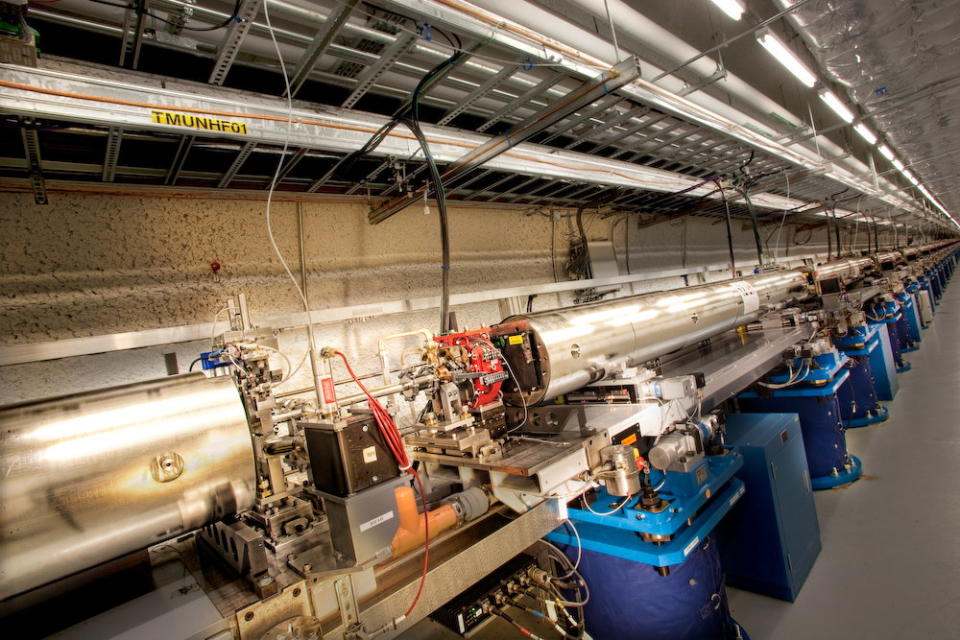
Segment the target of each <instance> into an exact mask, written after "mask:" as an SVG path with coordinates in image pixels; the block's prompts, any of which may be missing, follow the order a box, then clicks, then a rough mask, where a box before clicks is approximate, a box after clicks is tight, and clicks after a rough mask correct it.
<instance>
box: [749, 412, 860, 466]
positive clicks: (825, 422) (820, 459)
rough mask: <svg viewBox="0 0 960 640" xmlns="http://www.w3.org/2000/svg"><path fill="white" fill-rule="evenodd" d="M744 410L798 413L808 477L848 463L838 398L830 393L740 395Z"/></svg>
mask: <svg viewBox="0 0 960 640" xmlns="http://www.w3.org/2000/svg"><path fill="white" fill-rule="evenodd" d="M740 410H741V411H743V412H745V413H796V414H798V415H799V416H800V428H801V430H802V431H803V447H804V449H805V450H806V453H807V466H808V467H809V468H810V477H811V478H818V477H832V476H836V475H837V474H839V473H842V471H843V470H844V467H845V466H846V465H847V464H849V457H848V455H847V439H846V437H845V436H844V434H843V423H842V421H841V416H840V401H839V399H838V398H837V394H836V393H832V394H829V395H810V396H787V397H778V396H776V395H775V396H774V397H770V398H760V397H744V396H741V397H740Z"/></svg>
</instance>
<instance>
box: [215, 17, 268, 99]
mask: <svg viewBox="0 0 960 640" xmlns="http://www.w3.org/2000/svg"><path fill="white" fill-rule="evenodd" d="M262 4H263V0H243V2H242V3H240V9H239V10H238V11H237V19H236V21H235V22H233V23H232V24H231V25H230V26H229V27H228V28H227V34H226V35H225V36H223V42H221V43H220V48H219V53H218V54H217V60H216V62H215V63H214V64H213V71H212V72H211V73H210V80H208V82H209V83H210V84H217V85H222V84H223V81H224V80H226V79H227V73H228V72H229V71H230V67H231V66H233V61H234V60H235V59H236V57H237V53H239V52H240V44H241V43H242V42H243V39H244V38H246V37H247V32H248V31H250V25H252V24H253V19H254V18H256V17H257V13H259V12H260V5H262Z"/></svg>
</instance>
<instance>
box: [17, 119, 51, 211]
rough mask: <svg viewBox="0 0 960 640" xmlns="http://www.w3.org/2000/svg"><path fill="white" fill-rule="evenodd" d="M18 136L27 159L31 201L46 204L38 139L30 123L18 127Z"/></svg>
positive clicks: (45, 187)
mask: <svg viewBox="0 0 960 640" xmlns="http://www.w3.org/2000/svg"><path fill="white" fill-rule="evenodd" d="M20 136H21V138H22V139H23V151H24V153H25V155H26V157H27V166H28V171H29V172H30V186H31V187H33V201H34V202H35V203H37V204H47V186H46V184H45V183H44V180H43V170H42V168H41V165H40V162H41V159H40V138H39V136H38V135H37V130H36V129H35V128H33V126H32V122H29V121H24V124H23V125H22V126H21V127H20Z"/></svg>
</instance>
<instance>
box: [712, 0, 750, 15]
mask: <svg viewBox="0 0 960 640" xmlns="http://www.w3.org/2000/svg"><path fill="white" fill-rule="evenodd" d="M710 1H711V2H713V4H715V5H717V7H719V8H720V11H723V12H724V13H725V14H727V15H728V16H730V19H731V20H739V19H740V18H742V17H743V11H744V9H743V5H742V4H740V0H710Z"/></svg>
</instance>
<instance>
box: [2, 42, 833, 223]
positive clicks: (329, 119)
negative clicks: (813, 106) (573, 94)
mask: <svg viewBox="0 0 960 640" xmlns="http://www.w3.org/2000/svg"><path fill="white" fill-rule="evenodd" d="M0 69H2V76H3V77H2V78H0V88H2V89H3V90H2V91H0V110H2V111H4V112H5V113H9V114H13V115H19V116H21V117H25V118H45V119H53V120H62V121H67V122H80V123H84V124H88V125H93V126H96V127H103V128H109V127H122V128H123V129H124V132H125V136H126V135H127V134H132V133H134V132H140V131H147V132H150V133H154V134H161V135H165V136H169V134H171V133H177V134H180V135H196V134H197V129H195V128H192V127H190V126H187V125H186V124H185V123H184V122H181V123H179V124H168V123H166V122H164V121H162V120H161V121H157V120H155V119H154V117H153V116H152V115H151V114H152V113H153V112H155V111H157V110H159V111H164V112H174V113H178V112H179V113H185V114H192V115H199V116H201V117H208V116H209V117H214V118H218V119H219V118H225V119H227V120H228V121H232V122H238V123H243V125H244V126H245V127H246V128H245V130H244V132H243V133H239V134H235V133H232V132H218V133H217V134H216V135H217V136H218V137H219V138H221V139H226V140H229V139H233V140H237V141H239V142H242V143H247V144H248V143H256V144H263V145H282V144H283V141H284V140H285V139H287V132H286V120H285V118H286V116H287V109H286V104H285V101H283V100H282V99H280V98H269V97H264V96H251V95H250V94H247V93H243V94H239V93H238V92H236V91H232V90H229V89H221V88H217V87H211V86H209V85H202V84H199V83H192V82H188V81H179V80H176V81H174V80H169V79H167V80H166V86H165V87H161V86H158V83H157V82H156V80H157V78H156V77H153V76H149V75H147V74H134V73H131V74H130V75H131V76H136V77H139V78H141V79H142V80H143V81H142V82H138V83H132V82H129V81H128V82H124V81H118V80H116V79H111V80H106V79H103V78H98V77H97V76H96V75H95V74H90V73H87V66H86V65H83V64H77V63H65V62H50V61H48V62H45V63H43V64H42V66H40V67H38V68H34V69H25V68H22V67H15V66H12V65H0ZM51 96H53V97H51ZM558 104H559V105H564V106H566V105H565V104H564V103H563V102H560V103H558ZM555 108H559V107H555ZM574 111H575V109H574ZM550 113H557V111H551V112H550ZM211 114H212V115H211ZM293 117H294V119H295V126H296V129H295V133H296V136H295V140H294V141H293V142H294V143H295V144H296V146H297V147H298V148H299V147H305V148H309V149H310V150H322V151H327V152H333V153H337V154H346V153H350V152H352V151H355V150H357V149H359V148H360V147H362V145H363V144H364V143H365V142H366V141H367V140H368V139H369V137H370V135H371V134H372V133H373V132H374V131H375V130H377V129H378V128H379V127H380V126H381V125H382V124H383V123H384V122H385V121H386V118H385V117H384V116H378V115H374V114H367V113H361V112H356V111H340V110H337V109H335V108H327V109H324V110H323V111H313V110H306V109H302V108H295V109H294V112H293ZM662 117H667V116H662ZM646 124H647V126H649V125H650V124H651V123H649V122H647V123H646ZM423 128H424V133H425V134H426V135H427V137H428V139H429V140H430V145H431V150H432V152H433V154H434V156H435V157H436V159H437V161H438V162H440V163H451V162H455V161H457V160H458V159H461V158H463V157H464V152H465V150H467V149H471V148H472V149H473V151H471V154H475V153H476V152H477V150H479V149H480V148H481V147H485V146H486V145H489V144H491V143H492V141H493V140H495V139H493V138H491V137H490V136H486V135H481V134H475V133H470V132H466V131H463V130H460V129H454V128H449V127H446V128H445V127H438V126H436V125H424V127H423ZM395 133H396V135H390V136H388V137H387V138H386V139H385V140H384V142H383V144H381V145H380V147H378V149H377V150H376V152H375V153H376V155H377V156H380V157H389V156H396V157H408V156H411V154H417V153H418V152H417V148H418V145H417V144H416V141H415V140H413V139H412V137H411V136H410V135H409V133H408V132H406V131H404V129H403V127H399V128H398V130H397V131H396V132H395ZM621 135H622V134H621ZM499 141H500V143H503V144H507V145H510V144H516V140H515V138H514V137H501V138H500V139H499ZM504 151H505V152H504V153H501V154H500V155H498V156H495V157H492V158H491V159H490V160H489V162H488V163H487V166H486V168H489V169H495V170H497V171H503V172H504V173H511V174H519V175H528V176H535V177H532V178H531V179H530V180H529V182H530V183H531V184H532V183H533V182H536V181H538V180H544V179H546V180H551V179H560V180H567V181H574V182H582V183H594V184H599V185H605V186H609V187H622V188H626V189H635V190H642V191H657V192H661V193H664V192H665V193H671V192H675V191H680V190H682V189H685V188H687V187H689V186H691V185H693V184H695V183H696V182H698V181H699V180H698V179H696V178H693V177H691V176H685V175H682V174H678V173H672V172H667V171H661V170H657V169H652V168H649V167H646V166H642V165H639V164H635V163H629V162H623V161H616V160H612V159H609V158H604V157H599V156H597V155H595V154H585V153H579V152H573V151H566V150H561V149H557V148H556V147H549V146H544V145H537V144H531V143H521V144H518V145H517V146H516V147H514V148H511V149H509V150H506V149H504ZM414 157H415V155H414ZM93 166H94V167H95V172H96V173H97V174H99V173H100V172H101V170H102V166H100V165H93ZM131 170H132V169H131ZM144 170H146V169H144ZM125 171H126V169H125ZM161 175H163V174H161ZM217 179H219V178H217ZM710 191H711V189H710V188H706V187H704V188H698V189H696V190H694V191H692V192H690V193H689V194H687V197H694V198H695V197H698V196H703V195H705V194H707V193H709V192H710ZM752 199H753V201H754V203H755V205H756V206H759V207H764V208H772V209H776V210H783V209H792V208H796V207H800V206H803V205H804V204H805V203H804V202H803V201H798V200H794V199H788V198H785V197H783V196H780V195H777V194H771V193H757V194H755V195H754V196H752ZM848 213H851V212H849V211H844V210H838V211H837V215H838V216H842V215H845V214H848Z"/></svg>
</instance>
